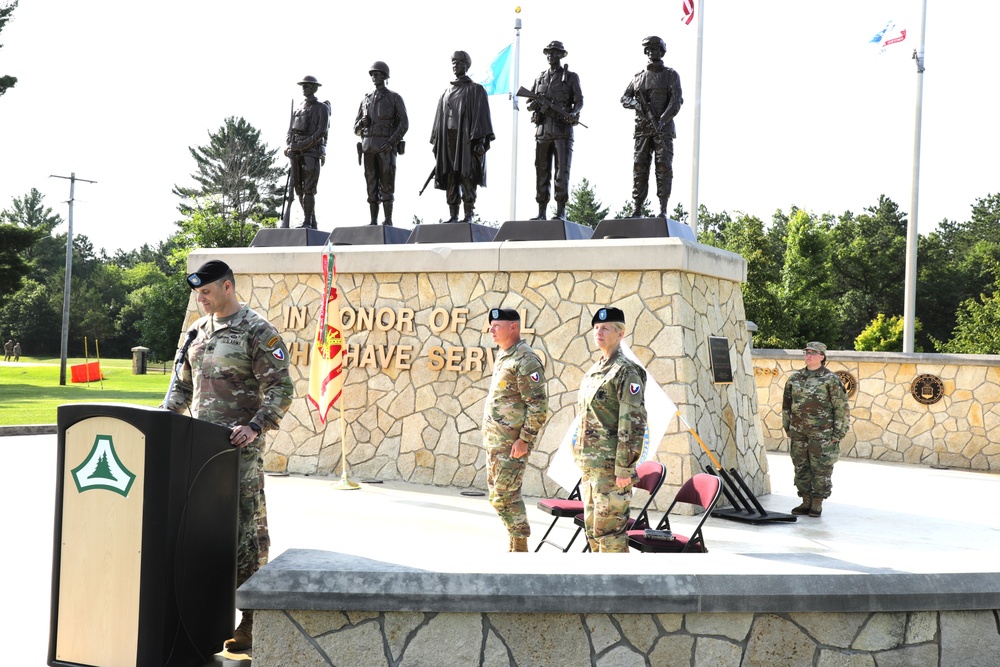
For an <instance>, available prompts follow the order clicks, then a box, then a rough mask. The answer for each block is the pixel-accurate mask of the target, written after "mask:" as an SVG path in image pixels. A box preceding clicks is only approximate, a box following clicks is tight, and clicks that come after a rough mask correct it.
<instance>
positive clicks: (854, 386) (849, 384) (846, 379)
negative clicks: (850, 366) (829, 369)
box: [837, 371, 858, 397]
mask: <svg viewBox="0 0 1000 667" xmlns="http://www.w3.org/2000/svg"><path fill="white" fill-rule="evenodd" d="M837 377H839V378H840V381H841V382H843V383H844V390H845V391H846V392H847V395H848V397H850V396H854V392H856V391H857V390H858V381H857V380H856V379H855V377H854V376H853V375H851V374H850V373H848V372H847V371H837Z"/></svg>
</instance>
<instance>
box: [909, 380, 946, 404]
mask: <svg viewBox="0 0 1000 667" xmlns="http://www.w3.org/2000/svg"><path fill="white" fill-rule="evenodd" d="M910 395H911V396H913V398H915V399H916V400H917V402H918V403H923V404H924V405H931V404H933V403H937V402H938V401H940V400H941V396H943V395H944V383H943V382H941V378H939V377H938V376H936V375H918V376H917V377H915V378H913V382H911V383H910Z"/></svg>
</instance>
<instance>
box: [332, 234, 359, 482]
mask: <svg viewBox="0 0 1000 667" xmlns="http://www.w3.org/2000/svg"><path fill="white" fill-rule="evenodd" d="M327 250H328V251H329V252H330V255H331V256H332V255H333V247H332V246H330V245H329V243H328V244H327ZM334 267H336V265H334ZM334 276H336V268H334ZM334 280H336V278H334ZM333 288H334V289H337V285H336V282H335V283H334V286H333ZM327 298H329V295H327ZM333 306H334V310H333V321H334V322H335V323H336V325H337V326H338V327H341V328H342V327H343V320H342V319H341V318H340V299H334V302H333ZM340 337H341V340H342V341H343V343H346V342H347V341H346V339H345V338H344V332H343V330H342V329H341V331H340ZM343 343H342V344H343ZM341 373H343V369H341ZM345 380H346V378H345ZM346 389H347V382H342V383H341V385H340V400H339V401H337V402H338V403H340V481H339V482H335V483H334V484H333V488H334V489H337V490H338V491H353V490H355V489H358V488H360V485H359V484H357V483H355V482H353V481H351V477H350V473H349V472H348V470H347V427H346V426H345V424H344V422H345V420H344V392H345V391H346Z"/></svg>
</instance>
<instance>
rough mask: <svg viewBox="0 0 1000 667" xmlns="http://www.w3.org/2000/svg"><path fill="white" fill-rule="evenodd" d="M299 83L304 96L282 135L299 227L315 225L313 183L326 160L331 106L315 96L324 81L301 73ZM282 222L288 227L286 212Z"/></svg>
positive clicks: (283, 225)
mask: <svg viewBox="0 0 1000 667" xmlns="http://www.w3.org/2000/svg"><path fill="white" fill-rule="evenodd" d="M299 85H300V86H302V94H303V95H304V96H305V99H304V100H302V103H301V104H300V105H299V108H298V109H296V110H295V111H294V112H293V114H292V122H291V123H290V125H289V127H288V135H287V136H286V137H285V143H286V144H287V146H286V147H285V155H287V156H288V158H289V160H290V161H291V165H290V166H289V168H290V173H289V177H290V179H291V182H292V186H293V187H294V189H295V194H296V195H297V196H298V198H299V204H301V205H302V213H303V215H304V218H303V220H302V227H304V228H306V229H316V186H317V184H319V170H320V167H321V166H323V163H324V162H326V135H327V130H328V129H329V126H330V112H331V111H332V107H331V106H330V103H329V102H320V101H319V100H318V99H316V91H317V90H318V89H319V87H320V86H321V85H323V84H321V83H320V82H319V81H317V80H316V77H314V76H305V77H302V80H301V81H299ZM286 196H287V193H286ZM286 211H287V209H286ZM281 226H282V227H285V228H287V227H288V215H287V214H286V215H284V216H283V218H282V221H281Z"/></svg>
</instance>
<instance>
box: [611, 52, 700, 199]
mask: <svg viewBox="0 0 1000 667" xmlns="http://www.w3.org/2000/svg"><path fill="white" fill-rule="evenodd" d="M642 47H643V53H645V54H646V56H647V57H648V58H649V63H648V64H647V65H646V69H644V70H642V71H641V72H639V73H637V74H636V75H635V76H634V77H633V78H632V82H631V83H629V84H628V87H627V88H626V89H625V94H624V95H622V99H621V102H622V106H624V107H625V108H626V109H635V131H634V132H633V135H632V136H633V138H634V140H635V151H634V154H633V169H632V200H633V202H634V209H633V211H634V213H633V217H636V218H638V217H640V215H641V211H642V207H643V205H644V204H645V203H646V195H647V193H648V192H649V165H650V162H653V161H654V160H655V166H656V171H655V173H656V197H657V199H658V200H659V216H660V217H661V218H666V217H667V200H668V199H670V190H671V185H672V183H673V178H674V171H673V161H674V139H675V138H676V137H677V132H676V130H675V128H674V116H676V115H677V112H678V111H680V110H681V104H683V103H684V100H683V98H682V96H681V78H680V76H679V75H678V74H677V72H676V71H675V70H673V69H671V68H669V67H667V66H666V65H664V64H663V55H664V54H665V53H666V52H667V44H666V42H664V41H663V40H662V39H660V38H659V37H656V36H655V35H653V36H650V37H647V38H646V39H644V40H642Z"/></svg>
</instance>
